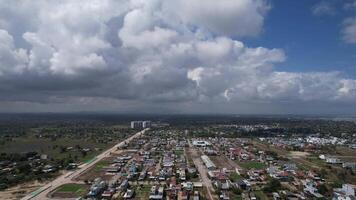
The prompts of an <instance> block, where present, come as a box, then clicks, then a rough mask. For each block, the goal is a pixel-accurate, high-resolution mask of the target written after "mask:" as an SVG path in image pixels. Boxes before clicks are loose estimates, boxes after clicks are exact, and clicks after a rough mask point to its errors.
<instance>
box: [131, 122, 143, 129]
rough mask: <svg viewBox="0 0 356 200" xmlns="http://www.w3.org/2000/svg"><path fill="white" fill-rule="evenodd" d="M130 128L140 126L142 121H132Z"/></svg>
mask: <svg viewBox="0 0 356 200" xmlns="http://www.w3.org/2000/svg"><path fill="white" fill-rule="evenodd" d="M131 128H133V129H138V128H142V121H132V122H131Z"/></svg>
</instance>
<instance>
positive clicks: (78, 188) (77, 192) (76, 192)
mask: <svg viewBox="0 0 356 200" xmlns="http://www.w3.org/2000/svg"><path fill="white" fill-rule="evenodd" d="M88 188H89V186H87V185H83V184H76V183H68V184H64V185H62V186H60V187H59V188H58V189H57V190H56V191H55V192H54V193H53V194H52V197H55V198H77V197H81V196H83V195H85V194H86V193H87V192H88Z"/></svg>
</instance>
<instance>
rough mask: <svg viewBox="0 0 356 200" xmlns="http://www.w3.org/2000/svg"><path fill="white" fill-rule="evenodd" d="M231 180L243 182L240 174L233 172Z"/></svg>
mask: <svg viewBox="0 0 356 200" xmlns="http://www.w3.org/2000/svg"><path fill="white" fill-rule="evenodd" d="M230 179H232V180H233V181H238V180H241V179H242V177H241V176H240V175H239V174H237V173H236V172H233V173H231V175H230Z"/></svg>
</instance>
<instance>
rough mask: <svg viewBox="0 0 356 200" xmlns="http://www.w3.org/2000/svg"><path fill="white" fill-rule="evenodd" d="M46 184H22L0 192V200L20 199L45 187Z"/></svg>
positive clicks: (35, 182)
mask: <svg viewBox="0 0 356 200" xmlns="http://www.w3.org/2000/svg"><path fill="white" fill-rule="evenodd" d="M46 183H47V182H38V181H34V182H29V183H23V184H20V185H18V186H15V187H11V188H8V189H6V190H4V191H1V192H0V199H8V200H12V199H21V198H22V197H24V196H25V195H26V194H28V193H30V192H33V191H35V190H37V189H38V188H40V187H41V186H43V185H45V184H46Z"/></svg>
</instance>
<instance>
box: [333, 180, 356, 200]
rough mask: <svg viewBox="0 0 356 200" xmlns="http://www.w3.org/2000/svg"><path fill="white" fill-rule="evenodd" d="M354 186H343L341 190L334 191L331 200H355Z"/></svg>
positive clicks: (355, 191) (355, 190)
mask: <svg viewBox="0 0 356 200" xmlns="http://www.w3.org/2000/svg"><path fill="white" fill-rule="evenodd" d="M355 195H356V185H352V184H343V185H342V188H337V189H334V195H333V200H355V199H356V197H355Z"/></svg>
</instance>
